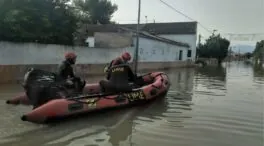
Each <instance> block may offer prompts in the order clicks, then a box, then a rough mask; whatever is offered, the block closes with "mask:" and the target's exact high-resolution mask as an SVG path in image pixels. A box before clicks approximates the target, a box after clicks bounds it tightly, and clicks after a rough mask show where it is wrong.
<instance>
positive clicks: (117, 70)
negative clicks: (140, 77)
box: [107, 64, 136, 85]
mask: <svg viewBox="0 0 264 146" xmlns="http://www.w3.org/2000/svg"><path fill="white" fill-rule="evenodd" d="M135 78H136V76H135V75H134V73H133V72H132V70H131V68H130V67H129V65H124V64H122V65H116V66H113V67H111V68H110V69H109V73H108V75H107V79H108V80H109V81H110V82H112V83H115V84H121V85H123V84H128V83H129V82H133V81H135Z"/></svg>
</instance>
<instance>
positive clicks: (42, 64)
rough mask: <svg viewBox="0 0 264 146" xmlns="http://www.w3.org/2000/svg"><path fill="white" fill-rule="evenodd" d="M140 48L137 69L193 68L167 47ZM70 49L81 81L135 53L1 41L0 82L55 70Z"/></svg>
mask: <svg viewBox="0 0 264 146" xmlns="http://www.w3.org/2000/svg"><path fill="white" fill-rule="evenodd" d="M147 44H151V45H152V46H148V45H147ZM144 46H145V47H144ZM140 48H144V49H143V50H140V51H139V64H138V69H139V70H142V69H143V70H151V71H154V70H160V69H164V68H178V67H192V66H193V64H192V63H190V62H186V61H177V50H178V49H177V48H175V47H172V46H170V45H167V44H161V43H157V42H156V43H155V41H154V42H153V41H151V40H147V39H140ZM179 49H180V48H179ZM72 50H74V52H76V54H77V55H78V59H77V65H76V66H75V72H76V74H77V75H79V76H80V77H82V78H84V77H89V76H90V75H94V74H103V69H104V67H105V65H106V63H109V62H110V61H111V60H112V59H113V58H115V57H117V56H119V55H120V54H121V53H122V52H123V51H128V52H130V53H131V54H134V52H135V49H134V48H133V47H129V48H116V49H109V48H89V47H83V46H75V47H71V46H63V45H51V44H35V43H10V42H0V76H1V77H2V78H0V83H12V82H18V81H21V80H22V79H23V76H24V73H25V72H26V70H27V69H28V68H31V67H35V68H39V69H44V70H49V71H56V70H57V67H58V64H59V63H60V62H61V61H62V60H63V57H64V53H65V52H66V51H72ZM133 56H134V55H132V59H133ZM88 81H89V78H88Z"/></svg>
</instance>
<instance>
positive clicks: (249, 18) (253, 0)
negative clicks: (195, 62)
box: [111, 0, 264, 45]
mask: <svg viewBox="0 0 264 146" xmlns="http://www.w3.org/2000/svg"><path fill="white" fill-rule="evenodd" d="M111 1H112V2H113V3H115V4H117V5H118V10H117V11H116V12H115V13H114V15H113V18H112V20H114V21H116V22H118V23H137V15H138V0H111ZM162 1H164V2H166V3H167V4H169V5H171V6H173V7H174V8H175V9H177V10H178V11H180V12H182V13H184V14H185V15H187V16H189V17H190V18H192V19H189V18H186V17H185V16H183V15H181V14H179V13H177V12H175V11H174V10H173V9H171V8H169V7H168V6H166V5H164V4H163V3H162V2H161V1H160V0H141V17H140V19H141V21H140V23H146V22H148V23H150V22H154V20H155V22H183V21H198V22H199V23H200V24H201V25H202V26H204V27H206V28H207V29H209V30H210V31H212V30H214V29H216V30H217V32H216V33H220V34H221V35H223V36H225V37H226V38H227V39H230V38H229V36H228V35H226V34H227V33H234V34H252V33H263V35H261V36H260V35H258V36H257V37H258V39H257V40H260V39H264V0H162ZM146 16H147V17H146ZM201 25H198V34H201V35H202V38H203V39H206V38H207V37H208V36H209V35H211V32H208V30H206V29H204V28H203V27H202V26H201ZM244 37H247V36H244ZM255 43H256V41H250V42H249V41H235V40H231V44H250V45H255Z"/></svg>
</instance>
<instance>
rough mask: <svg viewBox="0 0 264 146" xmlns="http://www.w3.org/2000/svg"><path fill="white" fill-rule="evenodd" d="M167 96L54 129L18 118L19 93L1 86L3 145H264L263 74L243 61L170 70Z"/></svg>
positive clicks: (22, 108)
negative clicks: (12, 100)
mask: <svg viewBox="0 0 264 146" xmlns="http://www.w3.org/2000/svg"><path fill="white" fill-rule="evenodd" d="M166 72H167V73H168V74H169V77H170V80H171V81H172V86H171V88H170V91H169V93H168V95H167V96H166V97H165V98H161V99H159V100H157V101H154V102H152V103H150V104H148V105H145V106H142V107H136V108H129V109H122V110H115V111H110V112H106V113H100V114H98V115H93V116H90V117H84V118H78V119H75V120H70V121H65V122H63V123H57V124H54V125H39V124H33V123H29V122H23V121H21V120H20V116H21V115H22V114H23V113H25V112H27V111H29V110H30V109H31V108H30V107H27V106H22V105H20V106H11V105H6V104H5V100H6V99H8V98H11V97H13V96H15V95H16V93H17V92H19V91H21V88H20V87H19V86H18V85H10V86H1V87H0V97H1V98H0V115H1V118H0V145H3V146H9V145H12V146H41V145H46V146H97V145H98V146H119V145H120V146H263V141H264V139H263V131H264V130H263V124H264V123H263V120H264V117H263V111H264V109H263V104H264V103H263V100H264V70H260V69H257V68H254V67H253V66H252V65H250V64H245V63H243V62H233V63H228V64H224V65H223V67H222V68H219V67H205V68H196V69H194V68H193V69H177V70H167V71H166Z"/></svg>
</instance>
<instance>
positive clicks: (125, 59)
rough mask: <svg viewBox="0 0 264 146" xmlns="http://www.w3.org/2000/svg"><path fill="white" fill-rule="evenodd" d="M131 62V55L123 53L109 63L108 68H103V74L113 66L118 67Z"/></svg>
mask: <svg viewBox="0 0 264 146" xmlns="http://www.w3.org/2000/svg"><path fill="white" fill-rule="evenodd" d="M130 60H131V55H130V53H128V52H124V53H122V54H121V56H119V57H117V58H115V59H114V60H112V61H111V62H110V64H109V65H108V66H106V67H105V69H104V72H105V73H107V72H108V71H109V69H110V68H111V67H113V66H115V65H120V64H127V63H128V61H130Z"/></svg>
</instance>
